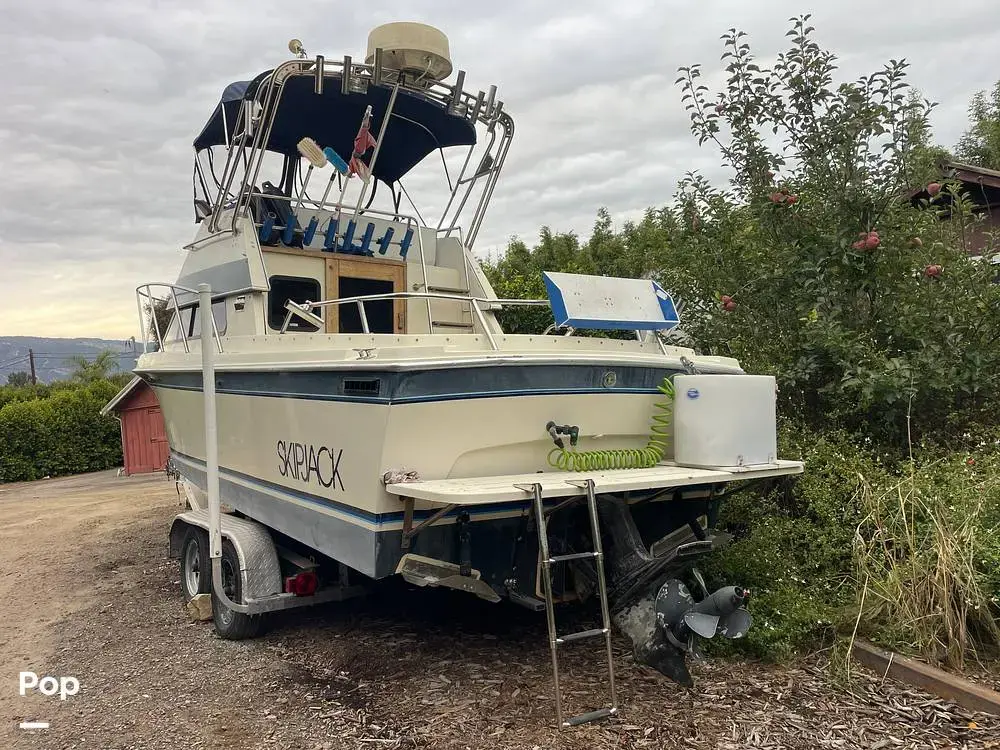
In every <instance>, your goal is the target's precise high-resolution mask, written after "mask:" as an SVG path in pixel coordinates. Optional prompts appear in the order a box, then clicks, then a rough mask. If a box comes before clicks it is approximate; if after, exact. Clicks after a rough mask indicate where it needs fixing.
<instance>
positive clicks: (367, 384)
mask: <svg viewBox="0 0 1000 750" xmlns="http://www.w3.org/2000/svg"><path fill="white" fill-rule="evenodd" d="M381 390H382V381H381V380H379V379H378V378H375V379H373V380H345V381H344V395H345V396H377V395H379V392H380V391H381Z"/></svg>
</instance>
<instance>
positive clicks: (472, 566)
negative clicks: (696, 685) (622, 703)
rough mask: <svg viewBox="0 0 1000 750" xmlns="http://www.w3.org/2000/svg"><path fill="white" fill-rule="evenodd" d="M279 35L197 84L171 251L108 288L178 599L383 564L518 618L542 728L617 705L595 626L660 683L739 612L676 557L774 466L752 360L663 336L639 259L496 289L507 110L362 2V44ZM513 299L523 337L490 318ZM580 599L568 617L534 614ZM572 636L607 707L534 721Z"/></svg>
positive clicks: (256, 594)
mask: <svg viewBox="0 0 1000 750" xmlns="http://www.w3.org/2000/svg"><path fill="white" fill-rule="evenodd" d="M289 50H290V52H291V57H290V59H288V60H286V61H285V62H282V63H280V64H278V65H276V66H275V67H274V68H271V69H269V70H265V71H264V72H262V73H260V74H259V75H257V76H256V77H254V78H252V79H250V80H247V81H241V82H236V83H233V84H231V85H229V86H228V87H226V89H225V90H224V92H223V94H222V97H221V100H220V101H219V102H218V104H217V106H216V107H215V109H214V111H213V112H212V114H211V116H210V117H209V119H208V122H207V123H206V124H205V125H204V127H203V128H202V130H201V131H200V132H199V133H198V135H197V137H196V138H195V140H194V149H195V166H194V175H193V184H194V199H193V206H194V215H195V222H196V232H195V236H194V238H193V240H192V241H191V242H190V244H188V245H186V246H185V247H184V248H183V250H184V259H183V262H182V266H181V270H180V273H179V275H178V277H177V279H176V280H174V281H172V282H169V281H166V282H149V283H144V284H142V285H141V286H140V287H139V288H138V289H137V291H136V296H137V302H138V312H139V316H140V319H141V321H142V327H143V331H144V335H145V338H144V353H143V354H142V355H141V356H140V358H139V360H138V363H137V366H136V370H135V372H136V374H137V376H138V377H139V378H140V379H141V380H143V381H145V382H147V383H148V384H149V385H150V386H151V387H152V389H153V390H154V391H155V393H156V396H157V398H158V400H159V403H160V407H161V409H162V413H163V417H164V421H165V425H166V433H167V439H168V442H169V445H170V463H171V467H172V470H174V471H176V472H177V474H178V475H179V476H180V478H181V480H182V483H183V486H184V489H185V495H186V498H187V506H188V507H187V509H186V511H185V512H184V513H182V514H180V515H179V516H178V517H177V519H175V522H174V524H173V526H172V528H171V534H170V538H171V551H172V553H173V554H174V555H175V556H177V557H178V558H179V559H180V560H181V571H182V576H181V578H182V588H183V589H184V594H185V597H186V598H188V599H192V598H195V597H198V596H201V595H206V594H211V595H212V597H213V618H214V621H215V627H216V629H217V631H218V632H219V633H220V635H222V636H223V637H225V638H243V637H249V636H252V635H254V634H256V633H257V632H259V627H260V623H261V622H262V620H263V616H264V614H265V613H267V612H269V611H273V610H275V609H284V608H288V607H292V606H299V605H302V604H311V603H315V602H318V601H328V600H330V599H336V598H343V597H345V596H348V595H353V594H354V593H357V592H359V591H360V590H363V589H364V588H365V587H366V586H368V585H370V584H371V582H372V581H375V580H379V579H385V578H388V577H392V576H401V577H402V578H403V579H405V581H407V582H409V583H410V584H413V585H416V586H431V587H435V586H436V587H446V588H451V589H455V590H457V591H461V592H466V593H467V594H469V595H472V596H477V597H479V598H481V599H485V600H488V601H491V602H500V601H501V600H505V601H507V602H509V603H513V604H515V605H521V606H525V607H528V608H529V609H532V610H535V611H538V612H539V613H542V612H544V613H545V614H546V617H547V620H548V628H549V634H550V646H551V649H552V657H553V668H554V671H555V679H556V708H557V721H558V724H559V726H569V725H572V724H575V723H582V722H584V721H590V720H593V719H595V718H600V717H603V716H609V715H613V714H614V713H615V712H617V710H618V707H617V698H616V696H615V692H614V675H613V670H612V667H611V661H610V656H611V631H612V627H613V626H615V625H616V624H617V626H619V627H621V628H622V629H623V630H625V631H626V633H627V634H628V635H629V636H630V637H631V638H632V639H633V642H634V644H635V649H636V654H637V657H638V658H640V659H641V660H642V661H644V662H646V663H649V664H652V665H653V666H656V667H657V668H659V669H661V670H662V671H664V672H665V673H667V674H669V675H670V676H672V677H673V678H674V679H677V680H678V681H680V682H682V683H689V682H690V679H691V677H690V673H689V671H688V668H687V666H686V662H685V656H686V655H688V654H690V653H691V652H692V651H694V650H695V648H696V645H695V644H696V640H697V638H696V636H697V637H712V636H713V635H715V634H721V635H723V636H727V637H738V636H741V635H743V634H744V633H745V632H746V629H747V628H749V626H750V615H749V612H748V610H747V608H746V604H747V602H748V600H749V592H748V591H746V590H745V589H742V588H740V587H737V586H728V587H724V588H723V589H719V590H717V591H715V592H709V590H708V589H707V588H705V587H704V582H703V580H702V579H701V578H700V576H699V575H698V574H697V571H696V570H694V571H692V569H693V566H694V564H695V562H696V560H697V559H699V558H700V557H701V556H702V555H704V554H706V553H708V552H710V551H711V550H712V549H715V548H717V547H718V546H719V545H720V544H721V543H723V542H724V540H725V536H724V535H722V534H718V533H716V532H715V531H714V527H715V522H716V519H717V517H718V513H719V508H720V505H721V503H722V501H723V499H724V497H725V493H726V488H727V487H730V486H731V485H732V483H733V482H744V481H747V480H751V481H753V480H769V479H771V478H774V477H780V476H784V475H791V474H796V473H799V472H801V471H802V470H803V466H802V464H801V463H799V462H794V461H783V460H780V459H779V458H778V456H777V452H776V447H775V445H776V443H775V385H774V379H773V378H770V377H764V376H756V375H750V374H747V373H745V372H744V371H743V369H742V368H741V367H740V364H739V363H738V362H737V361H736V360H734V359H731V358H727V357H721V356H706V355H701V354H698V353H696V352H695V351H694V350H693V349H690V348H687V347H684V346H679V345H677V337H676V334H677V332H678V331H680V330H681V329H680V328H679V322H680V320H679V316H678V314H677V306H676V305H675V302H674V300H673V298H672V296H671V295H670V293H669V291H668V290H665V289H663V288H662V287H661V286H660V285H659V284H657V283H656V282H655V281H653V280H651V279H614V278H605V277H594V276H585V275H577V274H562V273H547V274H546V275H545V284H546V288H547V290H548V299H543V300H507V299H499V298H498V297H497V295H496V293H495V291H494V290H493V288H492V287H491V285H490V282H489V279H488V278H487V277H486V275H485V274H484V272H483V270H482V268H481V266H480V263H479V261H478V260H477V257H476V255H475V253H474V248H475V246H476V245H475V243H476V240H477V238H478V237H479V235H480V230H481V228H482V226H483V221H484V217H485V215H486V212H487V209H488V207H489V205H490V203H491V200H492V198H493V195H494V191H495V190H496V189H497V186H498V180H499V176H500V173H501V170H502V169H503V167H504V165H505V163H506V160H507V156H508V153H509V150H510V148H511V144H512V139H513V135H514V121H513V119H512V117H511V114H510V113H509V112H508V111H507V109H506V108H505V106H504V103H503V101H502V100H501V98H500V97H499V95H498V90H497V88H496V86H490V87H488V88H487V89H484V90H483V89H476V88H470V87H468V86H467V85H466V73H465V72H464V71H461V70H459V71H454V70H453V66H452V62H451V57H450V51H449V45H448V40H447V37H446V36H445V35H444V34H443V33H442V32H440V31H439V30H437V29H435V28H433V27H430V26H426V25H423V24H416V23H390V24H385V25H383V26H379V27H377V28H375V29H374V30H373V31H372V32H371V34H370V36H369V39H368V47H367V54H366V56H365V58H364V61H363V62H361V61H359V60H355V59H353V58H352V57H351V56H344V57H342V58H332V57H330V58H328V57H325V56H323V55H316V56H313V57H310V56H308V55H307V53H306V51H305V49H304V48H303V44H302V42H300V41H298V40H292V42H290V44H289ZM453 73H454V75H453ZM449 81H450V82H449ZM433 168H439V172H438V173H437V174H436V175H435V179H437V180H438V181H437V182H434V181H433V180H432V179H431V177H430V176H429V175H431V174H432V169H433ZM411 178H412V179H411ZM541 179H544V177H543V176H542V177H541ZM408 187H409V188H411V189H412V192H411V190H408V189H407V188H408ZM434 190H436V191H437V192H436V193H433V191H434ZM431 193H433V195H434V196H437V197H429V198H427V199H426V201H425V200H423V196H424V195H430V194H431ZM434 206H436V208H437V211H436V212H435V214H434V215H433V216H431V214H430V210H429V209H430V208H431V207H434ZM209 309H210V310H211V314H209V313H208V310H209ZM518 310H520V311H521V312H522V313H524V312H525V311H527V312H528V313H530V314H531V315H533V316H536V317H537V319H538V320H539V321H540V324H539V330H538V331H537V332H536V333H532V334H511V333H507V332H505V331H504V328H503V325H502V321H503V319H504V315H506V314H510V312H511V311H518ZM533 319H534V318H533ZM209 360H211V369H205V370H204V372H206V373H209V374H208V375H207V376H206V377H203V366H204V367H208V365H206V364H205V363H206V362H208V361H209ZM209 406H210V407H211V410H210V411H209ZM206 415H210V416H206ZM720 424H722V425H724V426H725V427H724V429H720V427H719V425H720ZM216 467H217V468H216ZM216 472H217V482H218V487H219V495H220V498H221V501H220V502H221V508H222V511H223V513H222V517H221V521H218V523H219V524H220V534H221V537H220V538H222V539H223V543H222V546H221V549H219V548H215V547H214V546H213V545H212V543H211V540H210V537H209V535H208V531H209V530H210V522H211V507H210V503H209V499H210V498H208V496H209V495H210V494H211V493H210V488H211V486H212V485H213V482H214V481H216V480H215V478H214V477H215V476H216ZM206 498H208V499H206ZM210 546H213V548H212V549H209V547H210ZM210 558H211V559H214V560H216V561H218V560H221V571H222V572H221V574H220V576H221V577H220V578H219V580H220V581H221V586H213V581H212V577H211V576H209V575H207V574H206V572H207V571H208V569H209V566H210V564H212V565H214V563H211V561H210ZM690 575H694V577H695V580H696V581H699V583H698V586H696V587H694V588H689V587H688V585H687V584H686V583H685V582H684V581H683V580H682V579H683V578H684V576H690ZM690 580H691V579H690V578H688V581H690ZM692 585H693V584H692ZM699 592H700V595H699V596H696V594H699ZM588 602H589V603H590V604H591V605H592V606H594V607H595V609H596V610H599V611H598V622H597V626H596V627H595V628H593V629H590V630H586V631H582V632H580V633H572V634H565V635H560V634H559V631H558V628H557V626H556V615H557V613H558V612H561V610H562V607H563V606H572V605H573V604H577V605H579V606H587V604H588ZM590 637H593V638H595V639H597V640H598V642H600V643H602V644H603V645H604V646H605V647H606V652H605V653H606V656H607V657H608V660H609V662H608V670H609V675H608V676H609V687H610V690H611V698H610V701H609V702H610V705H609V706H606V707H604V708H601V709H597V710H595V711H593V712H588V713H586V714H583V715H581V716H577V717H564V716H563V715H562V710H561V703H560V692H559V690H560V688H559V678H560V675H559V668H558V664H559V662H558V651H559V649H560V648H562V647H563V646H564V645H566V644H567V643H569V642H571V641H574V640H584V639H587V638H590Z"/></svg>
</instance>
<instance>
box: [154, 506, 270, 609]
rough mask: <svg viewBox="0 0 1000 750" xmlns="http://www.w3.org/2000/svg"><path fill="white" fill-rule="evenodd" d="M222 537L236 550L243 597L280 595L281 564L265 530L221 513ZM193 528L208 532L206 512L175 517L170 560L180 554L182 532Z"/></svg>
mask: <svg viewBox="0 0 1000 750" xmlns="http://www.w3.org/2000/svg"><path fill="white" fill-rule="evenodd" d="M221 520H222V536H223V538H224V539H228V540H229V541H230V542H231V543H232V545H233V547H234V548H235V549H236V554H237V556H238V557H239V560H240V577H241V578H242V583H243V589H242V590H243V598H244V600H249V599H263V598H265V597H268V596H272V595H274V594H280V593H282V585H281V564H280V563H279V561H278V551H277V550H276V549H275V547H274V540H272V539H271V535H270V533H268V530H267V527H266V526H264V525H263V524H259V523H257V522H256V521H251V520H249V519H246V518H239V517H237V516H231V515H227V514H225V513H224V514H222V518H221ZM190 526H196V527H198V528H200V529H204V530H205V531H206V533H207V532H208V511H207V510H189V511H186V512H184V513H181V514H180V515H178V516H177V517H176V518H174V522H173V524H171V526H170V557H172V558H177V557H179V556H180V554H181V542H182V541H183V539H184V532H185V531H186V530H187V529H188V527H190Z"/></svg>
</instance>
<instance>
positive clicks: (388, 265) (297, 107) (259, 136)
mask: <svg viewBox="0 0 1000 750" xmlns="http://www.w3.org/2000/svg"><path fill="white" fill-rule="evenodd" d="M290 49H291V50H292V51H293V52H296V53H297V54H298V55H299V57H298V58H297V59H295V60H291V61H289V62H286V63H284V64H282V65H279V66H278V67H276V68H274V69H273V70H268V71H265V72H263V73H261V74H260V75H258V76H257V77H255V78H254V79H253V80H251V81H242V82H236V83H233V84H230V85H229V86H228V87H227V88H226V89H225V91H224V92H223V95H222V99H221V101H220V102H219V103H218V105H217V106H216V108H215V111H214V112H213V114H212V116H211V118H210V119H209V121H208V122H207V124H206V125H205V126H204V128H203V129H202V131H201V132H200V133H199V134H198V136H197V138H196V139H195V141H194V147H195V155H196V158H195V168H194V180H193V182H194V188H195V189H194V208H195V219H196V222H197V223H198V224H199V228H198V233H197V236H196V237H195V240H194V241H193V242H192V243H190V244H189V245H187V246H186V247H185V250H186V251H187V256H186V257H185V260H184V263H183V267H182V270H181V273H180V277H179V278H178V280H177V282H176V284H174V285H170V284H152V285H144V287H143V288H140V290H139V293H140V298H143V297H144V298H145V299H140V307H142V306H143V305H146V306H152V307H154V308H155V307H156V306H159V307H160V308H165V309H166V310H167V312H166V313H165V314H164V315H161V316H154V318H153V321H152V326H151V327H152V328H155V329H159V328H161V327H162V328H163V329H164V330H157V331H154V335H155V337H156V338H157V340H158V341H159V342H160V343H161V344H162V345H164V346H165V347H170V346H172V345H177V344H178V342H180V343H183V344H184V345H185V347H186V344H187V340H188V339H192V338H197V337H198V329H199V323H198V322H197V313H196V311H195V309H194V308H195V306H196V297H195V294H194V292H195V291H196V290H197V287H198V285H199V284H203V283H208V284H209V285H210V286H211V288H212V293H213V298H214V299H216V303H215V308H214V309H215V316H214V317H215V325H216V328H217V330H218V332H219V335H220V336H245V335H261V334H265V335H272V334H281V333H326V334H341V333H346V334H353V333H357V334H362V333H371V334H431V333H435V334H436V333H452V334H453V333H476V332H478V333H484V332H486V331H485V330H484V329H487V328H488V329H490V330H489V333H499V332H500V329H499V327H498V326H497V324H496V322H495V320H494V319H493V316H492V314H491V313H490V312H489V310H488V309H487V310H486V311H485V312H484V311H483V310H482V309H479V306H478V305H476V304H475V303H474V302H472V301H471V300H473V299H474V298H479V299H483V298H490V299H495V296H496V295H495V294H494V293H493V290H492V289H491V288H490V286H489V283H488V282H487V280H486V278H485V277H484V275H483V274H482V272H481V270H480V269H479V267H478V264H477V263H476V262H475V260H474V258H473V256H472V255H471V251H470V248H471V246H472V244H473V242H474V241H475V238H476V235H477V234H478V231H479V229H480V226H481V224H482V220H483V216H484V214H485V211H486V206H487V204H488V202H489V198H490V195H491V194H492V190H493V186H494V185H495V183H496V180H497V178H498V176H499V172H500V169H501V167H502V164H503V161H504V157H505V156H506V152H507V148H508V146H509V143H510V140H511V137H512V134H513V123H512V121H511V120H510V118H509V116H508V115H507V114H506V112H504V110H503V103H502V102H501V101H499V100H498V99H497V97H496V87H495V86H494V87H490V89H489V91H488V92H484V91H478V92H477V93H470V92H468V91H466V90H465V89H464V82H465V73H464V72H463V71H458V74H457V76H456V81H455V83H454V84H446V83H444V78H446V77H448V76H449V75H450V74H451V72H452V67H451V62H450V59H449V56H448V54H449V53H448V44H447V39H446V38H445V37H444V36H443V35H441V34H440V32H437V31H436V30H435V29H432V28H430V27H425V26H423V25H421V24H388V25H386V26H383V27H379V29H376V30H375V31H374V32H373V33H372V35H371V36H370V38H369V44H368V54H367V57H366V60H365V63H364V64H359V63H355V62H354V61H352V59H351V57H349V56H347V57H345V58H344V59H343V60H339V61H335V62H334V61H328V60H325V59H324V58H323V57H322V56H317V57H316V58H315V59H308V58H306V57H305V51H304V50H303V49H302V46H301V43H299V42H297V40H293V41H292V43H290ZM434 155H437V156H439V158H438V159H435V158H429V157H432V156H434ZM435 172H437V175H436V178H435ZM441 177H443V180H442V179H441ZM411 179H412V180H413V182H414V183H415V184H416V185H417V186H418V187H419V188H420V190H419V192H418V193H417V194H419V195H420V196H424V197H425V198H426V199H427V200H428V201H429V202H430V204H431V206H430V207H431V208H433V207H434V206H436V207H437V212H436V215H435V216H434V217H433V219H432V220H429V219H428V218H427V217H425V213H426V212H427V210H428V206H423V207H420V206H418V205H417V204H415V203H414V201H413V200H412V199H411V195H410V193H409V192H407V189H406V187H405V185H404V181H406V182H409V181H410V180H411ZM435 184H436V185H437V189H436V190H435V188H434V185H435ZM415 192H416V191H415ZM463 220H465V221H466V222H467V223H465V224H464V227H465V229H464V230H463V225H462V223H460V222H462V221H463ZM154 287H157V288H158V289H156V290H154ZM373 296H374V298H371V299H368V300H366V301H364V302H363V303H359V302H357V301H356V298H358V297H373ZM289 302H291V303H293V305H294V306H297V307H296V308H295V309H289V304H288V303H289ZM317 303H319V304H317ZM161 323H162V324H163V325H162V326H161V325H160V324H161Z"/></svg>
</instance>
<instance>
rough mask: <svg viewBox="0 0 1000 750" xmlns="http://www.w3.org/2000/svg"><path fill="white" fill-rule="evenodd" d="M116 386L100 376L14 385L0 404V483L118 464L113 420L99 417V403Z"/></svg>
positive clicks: (108, 397)
mask: <svg viewBox="0 0 1000 750" xmlns="http://www.w3.org/2000/svg"><path fill="white" fill-rule="evenodd" d="M3 390H6V389H0V391H3ZM117 390H118V388H117V387H116V385H115V384H114V383H111V382H110V381H101V380H98V381H94V382H91V383H88V384H86V385H68V384H60V385H59V386H52V387H46V386H38V387H36V388H34V389H32V390H31V391H28V390H26V389H17V391H18V393H16V394H15V395H14V397H13V398H11V399H9V400H7V402H6V403H5V404H4V405H3V406H2V407H0V481H2V482H17V481H28V480H33V479H41V478H42V477H45V476H59V475H63V474H77V473H80V472H86V471H98V470H101V469H108V468H111V467H113V466H118V465H120V464H121V458H122V455H121V436H120V431H119V427H118V422H117V421H116V420H115V419H114V417H110V416H108V417H102V416H101V415H100V410H101V407H103V406H104V404H106V403H107V402H108V401H110V400H111V398H112V397H113V396H114V395H115V393H116V392H117Z"/></svg>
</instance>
